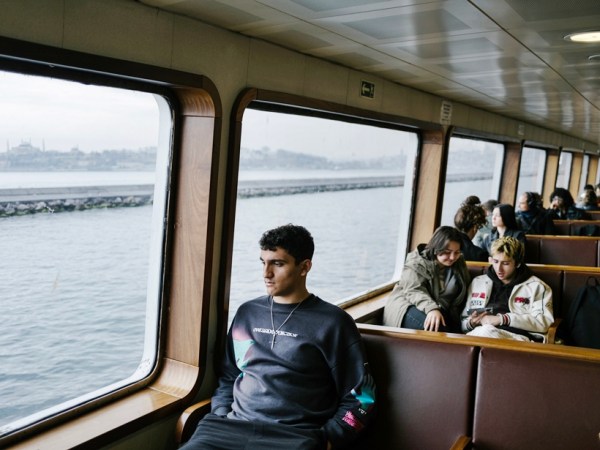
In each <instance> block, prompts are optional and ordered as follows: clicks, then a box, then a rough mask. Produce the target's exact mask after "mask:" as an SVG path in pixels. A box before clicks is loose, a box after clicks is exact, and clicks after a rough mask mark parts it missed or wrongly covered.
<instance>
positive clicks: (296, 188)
mask: <svg viewBox="0 0 600 450" xmlns="http://www.w3.org/2000/svg"><path fill="white" fill-rule="evenodd" d="M491 178H492V174H489V173H479V174H454V175H448V177H447V178H446V182H450V183H451V182H459V181H476V180H483V179H491ZM400 186H404V177H403V176H368V177H333V178H316V177H315V178H301V179H294V178H287V179H279V180H240V181H239V183H238V197H239V198H252V197H268V196H277V195H293V194H306V193H318V192H332V191H344V190H351V189H373V188H390V187H400ZM153 194H154V185H153V184H136V185H114V186H113V185H108V186H83V187H81V186H75V187H46V188H10V189H0V217H9V216H15V215H25V214H34V213H40V212H61V211H77V210H85V209H91V208H118V207H131V206H142V205H148V204H151V203H152V201H153Z"/></svg>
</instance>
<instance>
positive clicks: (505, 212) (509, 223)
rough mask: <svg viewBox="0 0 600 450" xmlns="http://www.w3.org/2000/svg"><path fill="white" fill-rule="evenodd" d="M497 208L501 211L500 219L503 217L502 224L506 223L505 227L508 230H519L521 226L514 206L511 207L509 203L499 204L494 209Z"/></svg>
mask: <svg viewBox="0 0 600 450" xmlns="http://www.w3.org/2000/svg"><path fill="white" fill-rule="evenodd" d="M496 208H498V210H499V211H500V217H502V222H504V226H505V227H506V229H507V230H518V229H519V225H517V218H516V216H515V208H514V206H513V205H509V204H508V203H499V204H498V205H496V206H495V208H494V209H496Z"/></svg>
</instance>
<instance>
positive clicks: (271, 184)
mask: <svg viewBox="0 0 600 450" xmlns="http://www.w3.org/2000/svg"><path fill="white" fill-rule="evenodd" d="M403 184H404V177H401V176H383V177H351V178H303V179H293V178H288V179H284V180H244V181H240V182H239V183H238V197H240V198H249V197H268V196H274V195H292V194H307V193H315V192H328V191H346V190H350V189H372V188H381V187H396V186H402V185H403Z"/></svg>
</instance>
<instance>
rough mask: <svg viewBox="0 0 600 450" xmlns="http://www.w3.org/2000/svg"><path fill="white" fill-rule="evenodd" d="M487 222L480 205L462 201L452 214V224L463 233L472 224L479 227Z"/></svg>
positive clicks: (471, 226)
mask: <svg viewBox="0 0 600 450" xmlns="http://www.w3.org/2000/svg"><path fill="white" fill-rule="evenodd" d="M486 223H487V221H486V215H485V210H484V209H483V208H482V207H481V206H480V205H473V204H465V203H463V204H462V205H461V207H460V208H458V211H456V214H455V215H454V226H455V227H456V228H458V229H459V230H460V231H462V232H463V233H466V232H468V231H469V230H470V229H471V228H473V227H474V226H477V228H478V229H479V228H481V227H482V226H484V225H485V224H486Z"/></svg>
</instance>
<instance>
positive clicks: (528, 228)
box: [517, 192, 556, 234]
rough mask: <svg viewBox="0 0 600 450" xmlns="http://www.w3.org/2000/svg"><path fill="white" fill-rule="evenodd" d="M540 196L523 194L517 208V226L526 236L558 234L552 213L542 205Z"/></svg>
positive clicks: (533, 193)
mask: <svg viewBox="0 0 600 450" xmlns="http://www.w3.org/2000/svg"><path fill="white" fill-rule="evenodd" d="M540 203H541V202H540V196H539V195H538V194H536V193H535V192H523V193H522V194H521V195H520V196H519V201H518V202H517V206H518V208H519V210H518V211H517V224H518V225H519V228H520V229H521V230H523V231H524V232H525V234H556V227H555V226H554V220H552V216H551V212H550V211H547V210H545V209H544V207H543V206H542V205H541V204H540Z"/></svg>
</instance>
